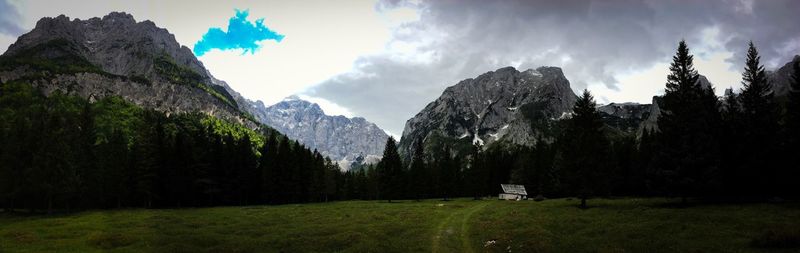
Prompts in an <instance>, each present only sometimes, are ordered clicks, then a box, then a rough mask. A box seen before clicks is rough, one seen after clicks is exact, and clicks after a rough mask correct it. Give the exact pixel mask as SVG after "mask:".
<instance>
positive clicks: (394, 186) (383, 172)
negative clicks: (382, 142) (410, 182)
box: [377, 137, 405, 202]
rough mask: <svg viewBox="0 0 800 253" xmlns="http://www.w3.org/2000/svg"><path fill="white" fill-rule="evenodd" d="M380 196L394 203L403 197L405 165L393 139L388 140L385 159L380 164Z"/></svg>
mask: <svg viewBox="0 0 800 253" xmlns="http://www.w3.org/2000/svg"><path fill="white" fill-rule="evenodd" d="M377 169H378V183H379V187H380V188H379V194H380V197H381V198H383V199H386V200H388V201H389V202H392V199H398V198H399V197H400V196H401V195H402V192H401V191H402V188H403V185H404V181H405V180H403V179H404V178H403V177H404V173H403V164H402V161H401V160H400V155H399V154H398V153H397V143H396V142H395V140H394V138H393V137H389V138H388V139H387V140H386V146H385V148H384V150H383V158H382V159H381V161H380V162H379V163H378V167H377Z"/></svg>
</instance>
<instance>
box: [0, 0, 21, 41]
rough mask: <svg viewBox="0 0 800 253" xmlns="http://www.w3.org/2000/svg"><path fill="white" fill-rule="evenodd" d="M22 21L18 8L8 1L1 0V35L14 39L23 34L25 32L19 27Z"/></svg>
mask: <svg viewBox="0 0 800 253" xmlns="http://www.w3.org/2000/svg"><path fill="white" fill-rule="evenodd" d="M20 21H21V16H20V14H19V11H17V7H15V6H14V5H12V4H11V3H9V2H8V1H7V0H0V33H2V34H6V35H10V36H14V37H16V36H18V35H20V34H22V32H24V30H23V29H22V26H20V25H19V22H20Z"/></svg>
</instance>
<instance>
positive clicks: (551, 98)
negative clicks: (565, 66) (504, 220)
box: [399, 67, 577, 158]
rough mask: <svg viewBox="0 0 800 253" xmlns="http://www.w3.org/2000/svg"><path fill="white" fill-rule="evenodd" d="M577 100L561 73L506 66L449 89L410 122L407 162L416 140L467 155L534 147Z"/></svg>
mask: <svg viewBox="0 0 800 253" xmlns="http://www.w3.org/2000/svg"><path fill="white" fill-rule="evenodd" d="M576 99H577V96H576V95H575V93H574V92H573V91H572V89H571V88H570V83H569V80H567V78H566V77H564V74H563V73H562V71H561V69H560V68H557V67H540V68H537V69H535V70H534V69H528V70H525V71H522V72H520V71H518V70H516V69H514V68H513V67H505V68H501V69H498V70H496V71H491V72H488V73H485V74H482V75H480V76H478V77H476V78H470V79H466V80H463V81H461V82H459V83H458V84H456V85H454V86H451V87H448V88H447V89H445V90H444V92H443V93H442V95H441V96H440V97H439V98H438V99H436V100H435V101H433V102H431V103H430V104H428V105H427V106H426V107H425V108H424V109H423V110H422V111H420V112H419V113H418V114H417V115H416V116H414V117H413V118H411V119H409V120H408V121H407V122H406V126H405V129H404V130H403V136H402V138H401V141H400V144H399V149H400V153H401V155H403V156H404V157H405V158H408V157H409V156H410V154H411V152H413V151H412V150H410V148H411V147H413V146H414V143H416V142H417V141H423V142H424V144H425V146H426V148H437V147H439V146H440V145H442V144H446V145H447V146H448V147H449V148H451V149H454V150H456V151H457V152H458V150H462V151H463V150H467V149H468V148H469V147H470V146H472V145H481V146H484V147H487V146H489V145H492V144H493V143H498V142H509V143H513V144H519V145H533V144H535V142H536V141H537V140H539V139H543V138H548V136H547V135H546V134H545V133H544V132H545V131H544V130H543V129H541V128H539V127H537V125H539V124H540V123H546V122H548V121H552V120H556V119H559V118H562V117H564V116H566V115H568V114H569V112H570V111H571V109H572V106H573V105H574V104H575V101H576Z"/></svg>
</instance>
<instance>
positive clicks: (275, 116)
mask: <svg viewBox="0 0 800 253" xmlns="http://www.w3.org/2000/svg"><path fill="white" fill-rule="evenodd" d="M250 103H251V107H252V108H251V109H252V110H250V111H251V112H252V113H253V115H254V116H255V118H256V119H257V120H258V121H260V122H262V123H264V124H266V125H268V126H271V127H273V128H275V129H276V130H278V131H280V132H282V133H284V134H286V136H288V137H289V138H292V139H295V140H298V141H299V142H300V143H303V144H304V145H306V146H307V147H309V148H311V149H317V150H318V151H319V152H320V153H321V154H323V155H326V156H328V157H330V158H331V159H333V160H336V161H339V162H340V163H339V164H340V165H342V167H343V168H345V169H346V168H347V167H348V165H349V164H350V163H351V162H353V161H355V160H356V159H357V158H358V157H359V156H361V157H362V158H370V157H371V159H367V160H375V159H374V158H375V157H380V156H381V155H382V154H383V148H384V145H385V143H386V139H387V138H389V135H387V134H386V132H384V131H383V130H382V129H380V128H379V127H378V126H377V125H375V124H374V123H371V122H369V121H366V120H365V119H364V118H360V117H355V118H347V117H345V116H329V115H325V113H324V112H323V111H322V109H320V107H319V105H317V104H315V103H311V102H308V101H305V100H301V99H299V98H297V97H290V98H287V99H285V100H283V101H281V102H279V103H277V104H275V105H272V106H269V107H265V106H264V104H263V103H261V101H258V102H250Z"/></svg>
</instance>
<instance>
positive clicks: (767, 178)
mask: <svg viewBox="0 0 800 253" xmlns="http://www.w3.org/2000/svg"><path fill="white" fill-rule="evenodd" d="M760 60H761V57H760V56H758V50H756V47H755V46H754V45H753V42H750V44H749V48H748V50H747V62H746V63H745V68H744V72H743V73H742V85H743V86H744V87H743V88H742V92H741V96H740V100H741V119H740V120H741V128H740V133H741V137H742V138H741V139H742V141H741V142H740V144H741V151H742V153H741V154H740V155H741V157H742V158H743V163H742V165H743V167H744V168H746V170H748V171H746V172H745V173H742V174H743V175H740V176H742V177H746V178H750V180H755V181H754V182H753V181H751V183H750V184H746V185H753V186H754V187H755V188H754V189H752V191H753V193H761V194H762V195H763V194H768V193H769V192H770V188H772V185H773V183H772V182H774V180H776V178H775V176H776V175H775V164H774V163H773V162H772V161H774V160H775V158H776V157H773V156H772V154H775V151H777V150H775V147H776V144H777V138H776V137H777V135H776V133H777V132H778V115H777V112H778V111H777V105H776V104H775V101H774V99H773V98H772V96H773V94H772V85H771V84H770V83H769V80H768V79H767V76H766V74H765V72H764V66H763V65H761V63H760ZM740 182H742V183H744V180H740ZM746 185H739V187H746Z"/></svg>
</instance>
